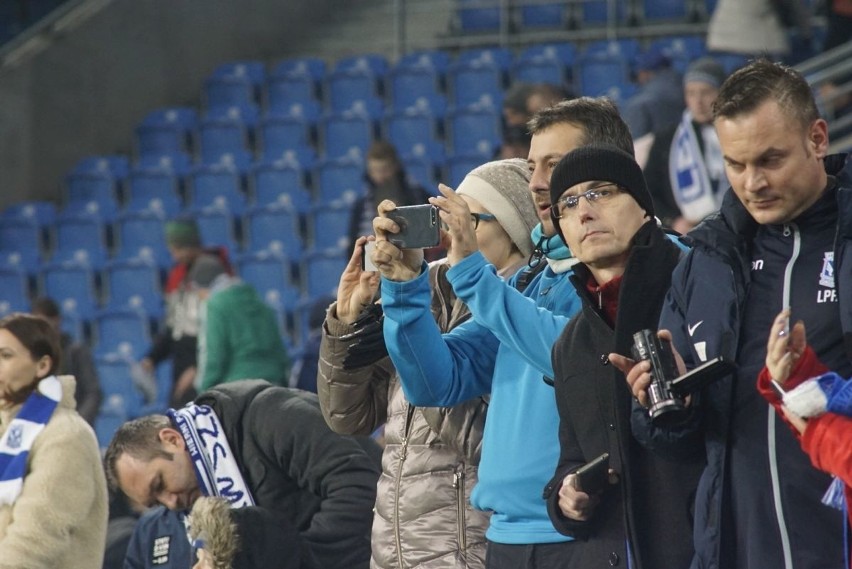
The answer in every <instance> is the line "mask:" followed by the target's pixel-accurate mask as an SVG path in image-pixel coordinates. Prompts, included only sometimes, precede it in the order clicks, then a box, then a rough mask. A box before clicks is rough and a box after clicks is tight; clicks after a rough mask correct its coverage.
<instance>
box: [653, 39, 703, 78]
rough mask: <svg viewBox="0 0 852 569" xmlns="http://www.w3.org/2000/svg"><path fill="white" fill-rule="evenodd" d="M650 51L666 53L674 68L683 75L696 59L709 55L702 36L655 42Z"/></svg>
mask: <svg viewBox="0 0 852 569" xmlns="http://www.w3.org/2000/svg"><path fill="white" fill-rule="evenodd" d="M648 50H649V51H650V50H658V51H660V52H661V53H664V54H665V55H666V56H668V58H669V59H670V60H671V62H672V67H674V68H675V69H677V70H678V71H679V72H680V73H683V72H684V71H685V70H686V68H687V66H688V65H689V64H690V62H692V61H693V60H695V59H698V58H699V57H702V56H703V55H704V54H705V53H707V49H706V48H705V45H704V38H702V37H700V36H673V37H667V38H660V39H658V40H654V41H653V42H651V44H650V45H649V46H648Z"/></svg>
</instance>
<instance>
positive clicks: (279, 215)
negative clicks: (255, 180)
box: [245, 204, 303, 261]
mask: <svg viewBox="0 0 852 569" xmlns="http://www.w3.org/2000/svg"><path fill="white" fill-rule="evenodd" d="M245 226H246V235H247V246H246V250H248V251H272V252H277V253H280V254H283V255H286V256H287V258H288V259H291V260H293V261H297V260H298V259H300V258H301V255H302V248H303V244H302V237H301V231H300V222H299V215H298V213H296V212H295V211H294V210H293V209H292V208H290V207H287V206H284V205H280V204H270V205H265V206H255V207H253V208H251V209H249V211H248V213H247V214H246V221H245Z"/></svg>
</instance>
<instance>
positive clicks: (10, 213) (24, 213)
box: [3, 201, 56, 227]
mask: <svg viewBox="0 0 852 569" xmlns="http://www.w3.org/2000/svg"><path fill="white" fill-rule="evenodd" d="M3 218H4V219H31V220H33V221H35V222H36V223H37V224H38V225H39V226H40V227H44V226H46V225H52V224H53V222H54V221H56V206H55V205H53V202H45V201H26V202H17V203H14V204H12V205H10V206H8V207H7V208H6V209H5V210H3Z"/></svg>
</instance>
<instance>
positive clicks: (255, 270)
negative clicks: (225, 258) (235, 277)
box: [234, 251, 299, 312]
mask: <svg viewBox="0 0 852 569" xmlns="http://www.w3.org/2000/svg"><path fill="white" fill-rule="evenodd" d="M234 263H235V265H236V266H237V272H238V273H239V275H240V278H242V279H243V280H244V281H245V282H247V283H249V284H250V285H252V286H253V287H254V289H255V290H256V291H257V293H258V294H259V295H260V297H261V298H262V299H264V301H266V303H267V304H268V305H269V306H271V307H273V308H274V309H278V310H281V311H283V312H291V311H293V309H294V308H295V307H296V303H297V302H298V300H299V290H298V289H297V288H296V287H294V286H293V284H292V280H291V273H290V261H289V260H288V259H287V257H285V256H283V255H281V254H279V253H272V252H269V251H259V252H253V253H244V254H242V255H238V256H236V257H235V259H234Z"/></svg>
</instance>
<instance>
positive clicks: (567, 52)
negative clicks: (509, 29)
mask: <svg viewBox="0 0 852 569" xmlns="http://www.w3.org/2000/svg"><path fill="white" fill-rule="evenodd" d="M576 56H577V50H576V48H575V47H574V44H573V43H569V42H560V43H539V44H534V45H531V46H529V47H526V48H524V49H523V50H522V51H521V53H520V54H519V55H518V61H524V60H527V59H537V58H539V57H544V58H547V59H556V60H558V61H561V62H562V65H564V66H566V67H570V66H572V65H574V58H575V57H576Z"/></svg>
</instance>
